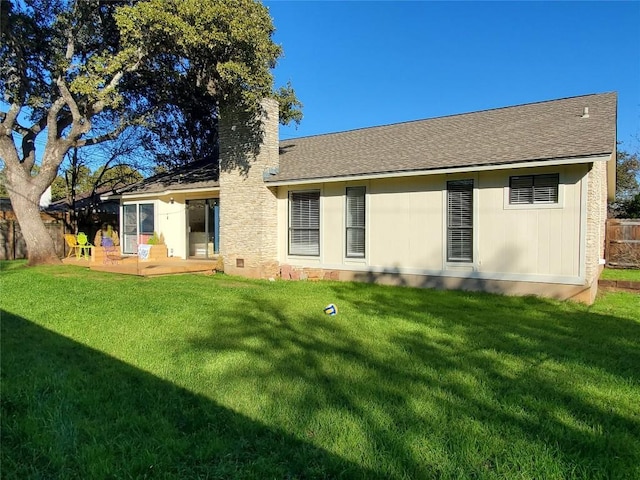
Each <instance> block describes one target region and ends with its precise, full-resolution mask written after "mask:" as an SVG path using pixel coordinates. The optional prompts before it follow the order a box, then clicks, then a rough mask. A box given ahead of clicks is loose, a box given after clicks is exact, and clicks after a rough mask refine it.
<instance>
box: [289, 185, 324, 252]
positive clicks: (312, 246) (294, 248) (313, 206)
mask: <svg viewBox="0 0 640 480" xmlns="http://www.w3.org/2000/svg"><path fill="white" fill-rule="evenodd" d="M289 254H290V255H320V192H319V191H313V192H290V193H289Z"/></svg>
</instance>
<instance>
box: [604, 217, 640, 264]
mask: <svg viewBox="0 0 640 480" xmlns="http://www.w3.org/2000/svg"><path fill="white" fill-rule="evenodd" d="M606 239H607V240H606V245H605V253H604V255H605V259H606V261H607V266H608V267H613V268H640V219H621V218H609V219H608V220H607V236H606Z"/></svg>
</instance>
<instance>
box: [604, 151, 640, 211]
mask: <svg viewBox="0 0 640 480" xmlns="http://www.w3.org/2000/svg"><path fill="white" fill-rule="evenodd" d="M639 179H640V157H639V156H638V152H634V153H629V152H626V151H624V150H618V157H617V163H616V198H615V201H614V202H613V203H612V204H611V205H610V212H611V214H612V215H613V216H614V217H618V218H639V217H640V183H639Z"/></svg>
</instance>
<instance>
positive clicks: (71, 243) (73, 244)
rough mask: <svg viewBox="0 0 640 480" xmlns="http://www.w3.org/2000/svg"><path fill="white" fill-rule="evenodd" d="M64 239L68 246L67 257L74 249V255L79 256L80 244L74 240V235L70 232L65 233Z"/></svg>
mask: <svg viewBox="0 0 640 480" xmlns="http://www.w3.org/2000/svg"><path fill="white" fill-rule="evenodd" d="M85 238H86V236H85ZM64 240H65V241H66V242H67V246H68V247H69V253H67V258H69V257H70V256H71V254H72V253H73V252H74V251H75V252H76V257H80V245H79V244H78V241H77V240H76V236H75V235H73V234H71V233H65V234H64Z"/></svg>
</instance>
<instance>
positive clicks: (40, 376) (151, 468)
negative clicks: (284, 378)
mask: <svg viewBox="0 0 640 480" xmlns="http://www.w3.org/2000/svg"><path fill="white" fill-rule="evenodd" d="M1 321H2V337H1V340H2V363H1V365H2V449H1V450H2V451H1V459H2V464H1V466H2V469H1V470H2V477H3V478H4V479H29V478H60V479H62V478H64V479H74V478H78V479H89V478H90V479H98V478H242V479H245V478H259V479H264V478H374V477H375V475H374V474H373V473H372V472H369V471H366V470H364V469H362V468H360V467H358V466H356V465H354V464H352V463H349V462H346V461H345V460H343V459H341V458H339V457H337V456H335V455H332V454H330V453H328V452H326V451H324V450H322V449H320V448H317V447H315V446H312V445H310V444H308V443H305V442H303V441H300V440H298V439H295V438H293V437H292V436H291V435H289V434H287V433H285V432H282V431H277V430H275V429H272V428H268V427H266V426H264V425H261V424H259V423H257V422H255V421H253V420H251V419H249V418H246V417H244V416H242V415H239V414H237V413H235V412H232V411H230V410H228V409H226V408H224V407H221V406H220V405H217V404H215V403H213V402H212V401H211V400H209V399H207V398H204V397H202V396H198V395H195V394H193V393H191V392H189V391H187V390H184V389H181V388H179V387H176V386H174V385H172V384H170V383H168V382H165V381H163V380H160V379H158V378H157V377H155V376H153V375H150V374H148V373H146V372H144V371H141V370H139V369H136V368H133V367H131V366H129V365H127V364H125V363H122V362H121V361H119V360H117V359H114V358H112V357H109V356H106V355H104V354H103V353H100V352H98V351H95V350H92V349H90V348H88V347H86V346H83V345H81V344H79V343H77V342H75V341H72V340H70V339H68V338H65V337H63V336H60V335H58V334H56V333H53V332H51V331H48V330H46V329H44V328H42V327H39V326H37V325H35V324H33V323H31V322H29V321H26V320H25V319H23V318H20V317H18V316H15V315H12V314H10V313H7V312H4V311H3V312H2V316H1Z"/></svg>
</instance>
